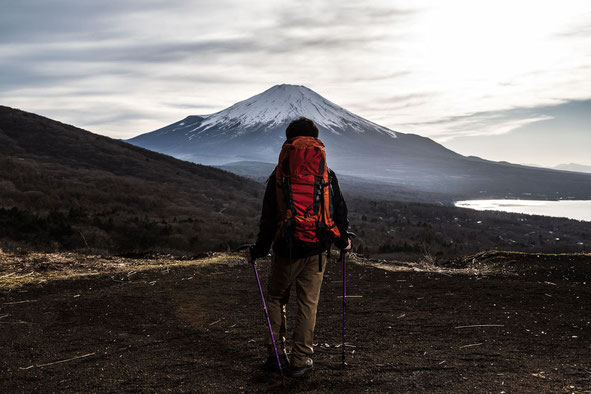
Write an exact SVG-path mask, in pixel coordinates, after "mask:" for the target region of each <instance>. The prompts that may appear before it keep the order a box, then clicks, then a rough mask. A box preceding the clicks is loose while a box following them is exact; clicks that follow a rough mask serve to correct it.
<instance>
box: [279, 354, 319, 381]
mask: <svg viewBox="0 0 591 394" xmlns="http://www.w3.org/2000/svg"><path fill="white" fill-rule="evenodd" d="M313 368H314V362H313V361H312V359H311V358H309V359H307V360H306V364H304V365H303V366H301V367H296V366H293V365H290V366H289V368H287V371H286V372H285V374H286V375H287V376H289V377H290V378H301V377H303V376H304V375H305V374H306V373H308V372H309V371H311V370H312V369H313Z"/></svg>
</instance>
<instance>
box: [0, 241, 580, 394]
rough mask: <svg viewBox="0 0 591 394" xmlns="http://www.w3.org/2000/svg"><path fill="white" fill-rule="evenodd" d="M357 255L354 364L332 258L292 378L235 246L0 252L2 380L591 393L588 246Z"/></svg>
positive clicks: (85, 385) (352, 271)
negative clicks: (277, 356)
mask: <svg viewBox="0 0 591 394" xmlns="http://www.w3.org/2000/svg"><path fill="white" fill-rule="evenodd" d="M350 261H351V263H350V264H349V267H348V271H349V276H348V294H349V295H350V296H351V297H350V298H348V309H347V318H348V320H347V338H348V341H347V343H348V346H347V347H346V349H347V360H348V362H349V364H350V366H349V368H347V369H345V370H344V371H343V370H341V369H340V360H341V349H340V343H341V332H342V298H340V296H341V294H342V271H341V265H340V264H339V263H338V262H337V261H333V262H332V263H331V264H330V265H329V267H328V269H327V272H326V275H325V282H324V285H323V288H322V298H321V301H320V306H319V311H318V323H317V329H316V341H317V343H318V345H317V346H316V349H315V350H316V354H315V356H314V361H315V370H314V371H313V372H312V373H311V374H310V375H309V376H308V377H306V378H305V379H302V380H293V379H287V380H286V387H285V388H283V389H282V388H281V386H280V385H279V384H280V379H279V378H278V375H275V374H265V373H263V372H262V371H260V369H259V363H260V362H261V361H262V360H263V358H264V351H263V349H262V338H263V336H264V334H265V330H266V323H265V320H264V315H263V311H262V306H261V301H260V298H259V295H258V289H257V286H256V282H255V278H254V274H253V272H252V267H251V266H250V265H248V264H246V263H244V262H243V261H242V260H241V259H240V258H239V257H238V256H236V255H212V256H210V257H208V258H204V259H200V260H192V259H187V260H174V259H172V258H170V257H159V258H157V259H144V260H142V259H121V258H111V257H101V256H83V255H75V254H68V255H62V254H53V255H48V254H24V255H11V254H7V253H1V252H0V327H1V329H0V344H1V346H2V358H1V359H0V391H2V392H23V393H29V392H56V391H66V392H71V391H76V392H88V391H91V392H121V391H135V392H137V391H142V392H165V391H173V392H206V393H211V392H242V391H249V392H253V391H254V392H261V391H281V390H284V391H286V392H304V391H310V392H458V393H473V392H497V393H502V392H507V393H510V392H513V393H514V392H591V335H590V334H591V306H590V301H591V286H590V283H591V255H528V254H519V253H502V252H486V253H481V254H478V255H475V256H470V257H466V258H463V259H458V260H456V261H454V262H451V263H449V264H446V265H441V266H438V265H434V264H432V263H431V264H429V263H402V262H393V261H369V260H363V259H361V258H357V259H355V258H352V259H351V260H350ZM258 265H259V270H260V274H261V278H265V279H264V282H265V283H266V276H267V273H268V269H269V261H268V260H267V261H265V260H262V261H260V262H259V263H258ZM293 299H295V297H292V300H293ZM294 310H295V305H294V304H293V303H290V305H289V317H288V318H291V321H293V314H294Z"/></svg>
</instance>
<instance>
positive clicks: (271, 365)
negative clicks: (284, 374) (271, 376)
mask: <svg viewBox="0 0 591 394" xmlns="http://www.w3.org/2000/svg"><path fill="white" fill-rule="evenodd" d="M279 361H280V362H281V368H283V370H284V371H285V369H286V368H287V367H289V359H288V358H287V354H280V355H279ZM261 368H263V371H265V372H279V366H278V365H277V356H275V355H273V356H269V357H267V359H266V360H265V362H264V363H263V365H261Z"/></svg>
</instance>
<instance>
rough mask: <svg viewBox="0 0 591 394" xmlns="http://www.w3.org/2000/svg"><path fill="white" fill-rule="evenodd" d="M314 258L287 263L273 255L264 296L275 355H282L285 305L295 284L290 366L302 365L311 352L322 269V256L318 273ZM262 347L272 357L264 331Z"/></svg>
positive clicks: (282, 258) (294, 259) (316, 256)
mask: <svg viewBox="0 0 591 394" xmlns="http://www.w3.org/2000/svg"><path fill="white" fill-rule="evenodd" d="M318 258H319V256H318V255H315V256H311V257H304V258H299V259H296V258H292V259H291V264H290V261H289V258H287V257H281V256H277V255H273V261H272V265H271V273H270V275H269V288H268V293H267V294H268V296H267V308H268V311H269V318H270V320H271V326H272V328H273V336H274V337H275V341H276V343H277V351H278V352H279V354H281V353H286V348H285V341H286V340H285V335H286V332H287V319H286V315H285V306H286V304H287V302H288V301H289V294H290V292H291V287H292V286H293V285H294V284H295V290H296V297H297V305H298V311H297V317H296V321H295V327H294V330H293V347H292V351H291V364H292V365H294V366H296V367H301V366H304V365H305V364H306V361H307V359H308V358H310V357H311V356H312V354H313V353H314V349H313V345H312V343H313V341H314V327H315V326H316V311H317V308H318V300H319V298H320V286H321V285H322V278H323V276H324V270H325V268H326V256H324V254H322V255H320V258H321V259H322V272H320V271H319V267H318ZM266 344H267V349H268V353H269V355H274V354H275V351H274V349H273V342H272V340H271V336H270V335H269V333H268V331H267V340H266Z"/></svg>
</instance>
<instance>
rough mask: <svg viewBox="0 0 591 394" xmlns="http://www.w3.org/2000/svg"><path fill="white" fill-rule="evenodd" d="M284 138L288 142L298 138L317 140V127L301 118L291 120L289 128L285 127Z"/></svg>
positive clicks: (306, 119)
mask: <svg viewBox="0 0 591 394" xmlns="http://www.w3.org/2000/svg"><path fill="white" fill-rule="evenodd" d="M285 136H286V137H287V139H288V140H290V139H292V138H295V137H300V136H307V137H314V138H318V126H316V124H315V123H314V122H313V121H311V120H310V119H308V118H304V117H303V116H302V117H300V118H297V119H296V120H293V121H292V122H291V123H290V124H289V126H287V129H286V130H285Z"/></svg>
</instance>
